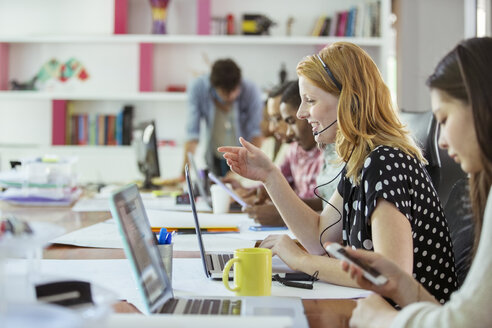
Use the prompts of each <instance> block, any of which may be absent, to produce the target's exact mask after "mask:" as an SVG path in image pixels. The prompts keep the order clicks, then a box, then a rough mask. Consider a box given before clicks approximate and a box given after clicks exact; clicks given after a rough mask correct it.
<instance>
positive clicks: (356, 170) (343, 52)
mask: <svg viewBox="0 0 492 328" xmlns="http://www.w3.org/2000/svg"><path fill="white" fill-rule="evenodd" d="M318 55H319V56H320V58H321V59H322V60H323V62H324V63H325V64H326V65H327V67H328V68H329V70H330V71H331V72H332V74H333V76H334V78H335V79H336V80H337V81H338V82H339V83H340V84H341V85H342V90H341V91H340V90H339V89H338V88H337V87H336V85H335V84H334V82H333V81H332V79H331V78H330V76H329V75H328V74H327V72H326V71H325V69H324V68H323V64H322V63H321V62H320V60H319V59H318V58H317V56H316V55H312V56H308V57H306V58H304V59H303V60H302V61H301V62H300V63H299V64H298V65H297V74H298V75H299V76H303V77H305V78H306V79H308V80H309V81H310V82H311V83H312V84H313V85H315V86H317V87H318V88H320V89H322V90H324V91H326V92H328V93H330V94H333V95H335V96H337V97H339V101H338V108H337V120H338V131H337V135H336V151H337V153H338V155H339V156H340V158H341V160H342V161H344V162H346V163H347V177H348V178H352V180H353V181H355V183H357V184H358V183H359V182H360V178H359V175H360V172H361V170H362V166H363V164H364V161H365V159H366V157H367V156H368V154H369V153H370V152H371V151H373V150H374V148H376V147H377V146H380V145H385V146H390V147H396V148H399V149H401V150H402V151H403V152H405V153H406V154H408V155H411V156H414V157H416V158H417V159H418V160H420V161H421V162H423V163H424V164H427V161H426V160H425V158H424V157H423V155H422V152H421V150H420V148H419V147H418V146H417V145H416V144H415V142H414V140H413V139H412V138H411V137H410V135H409V132H408V130H407V129H406V128H405V126H404V125H403V124H402V123H401V122H400V119H399V117H398V114H397V111H396V109H395V108H394V106H393V105H392V101H391V96H390V92H389V90H388V87H387V86H386V85H385V84H384V81H383V78H382V77H381V73H380V72H379V70H378V68H377V66H376V64H375V63H374V61H373V60H372V59H371V57H369V55H368V54H367V53H366V52H365V51H364V50H362V49H361V48H360V47H358V46H357V45H355V44H352V43H349V42H335V43H333V44H331V45H329V46H326V47H325V48H323V50H321V51H320V52H319V54H318Z"/></svg>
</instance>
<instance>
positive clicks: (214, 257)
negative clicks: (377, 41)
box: [185, 166, 313, 281]
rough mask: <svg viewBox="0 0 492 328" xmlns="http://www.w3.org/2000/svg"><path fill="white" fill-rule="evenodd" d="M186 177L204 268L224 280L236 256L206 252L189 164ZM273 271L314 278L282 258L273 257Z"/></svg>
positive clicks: (290, 277)
mask: <svg viewBox="0 0 492 328" xmlns="http://www.w3.org/2000/svg"><path fill="white" fill-rule="evenodd" d="M185 177H186V183H187V186H188V194H189V196H190V204H191V211H192V212H193V221H194V223H195V232H196V237H197V238H198V247H199V249H200V256H201V258H202V263H203V269H204V271H205V275H206V276H207V278H212V279H217V280H222V271H224V267H225V265H226V263H227V261H229V260H230V259H231V258H233V257H234V254H233V253H224V252H206V251H205V247H204V246H203V239H202V232H201V230H200V223H199V222H198V213H197V210H196V206H195V197H194V195H193V189H192V188H191V186H192V183H191V178H190V172H189V170H188V166H185ZM233 270H234V268H233V269H232V270H229V278H230V279H232V277H233ZM272 273H276V274H279V276H280V277H281V278H284V279H286V280H309V281H311V280H312V279H313V277H312V276H310V275H308V274H306V273H304V272H299V271H293V270H291V269H290V268H289V267H288V266H287V264H285V263H284V262H283V261H282V260H281V259H280V258H278V257H273V259H272Z"/></svg>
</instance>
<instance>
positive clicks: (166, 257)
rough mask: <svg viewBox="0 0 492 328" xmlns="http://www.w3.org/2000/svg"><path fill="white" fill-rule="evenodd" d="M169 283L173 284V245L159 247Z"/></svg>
mask: <svg viewBox="0 0 492 328" xmlns="http://www.w3.org/2000/svg"><path fill="white" fill-rule="evenodd" d="M157 247H158V248H159V253H160V254H161V259H162V263H163V264H164V269H165V270H166V273H167V277H168V278H169V282H170V283H171V284H172V282H173V244H172V243H171V244H162V245H157Z"/></svg>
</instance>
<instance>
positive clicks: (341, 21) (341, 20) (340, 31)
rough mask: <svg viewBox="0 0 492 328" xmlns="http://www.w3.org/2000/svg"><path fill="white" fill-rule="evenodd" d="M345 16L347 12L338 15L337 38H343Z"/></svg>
mask: <svg viewBox="0 0 492 328" xmlns="http://www.w3.org/2000/svg"><path fill="white" fill-rule="evenodd" d="M347 16H348V11H343V12H341V13H340V16H339V20H338V27H337V36H345V29H346V27H347Z"/></svg>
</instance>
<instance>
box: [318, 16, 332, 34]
mask: <svg viewBox="0 0 492 328" xmlns="http://www.w3.org/2000/svg"><path fill="white" fill-rule="evenodd" d="M330 27H331V17H326V18H325V22H324V24H323V28H322V29H321V34H320V35H321V36H328V35H330Z"/></svg>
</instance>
